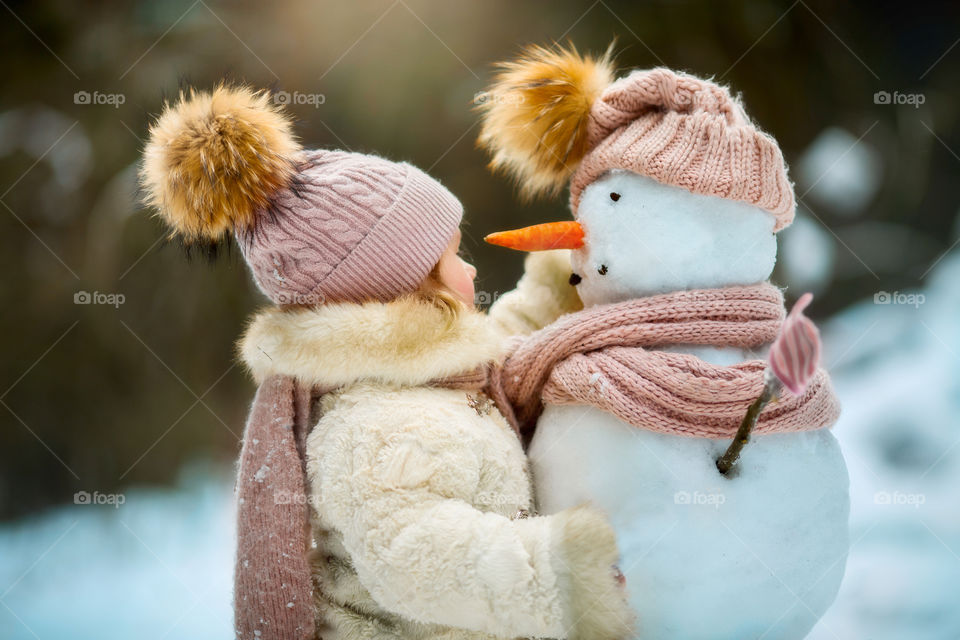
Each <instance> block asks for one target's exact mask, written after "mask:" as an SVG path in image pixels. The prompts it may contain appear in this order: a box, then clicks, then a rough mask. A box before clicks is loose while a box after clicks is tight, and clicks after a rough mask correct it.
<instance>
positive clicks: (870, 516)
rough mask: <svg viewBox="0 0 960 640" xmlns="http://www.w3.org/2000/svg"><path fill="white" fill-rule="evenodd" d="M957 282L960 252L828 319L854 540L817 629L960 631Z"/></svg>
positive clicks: (815, 637)
mask: <svg viewBox="0 0 960 640" xmlns="http://www.w3.org/2000/svg"><path fill="white" fill-rule="evenodd" d="M958 281H960V253H958V252H956V251H955V252H954V253H952V254H948V256H947V257H946V258H945V259H944V260H943V261H942V262H941V263H940V264H938V265H937V267H936V269H935V271H934V272H933V275H932V277H931V278H930V282H929V285H928V286H927V287H926V288H925V289H923V290H922V291H913V292H901V293H902V295H903V297H902V298H900V300H901V302H899V303H898V302H897V298H896V297H894V296H889V297H883V296H881V297H880V298H879V300H880V302H882V303H877V302H875V301H874V300H872V299H868V300H864V301H862V302H861V303H859V304H857V305H855V306H853V307H852V308H850V309H848V310H846V311H845V312H843V313H842V314H840V315H839V316H838V317H836V318H835V319H833V320H832V321H831V322H829V323H827V324H826V325H825V326H824V331H823V335H824V338H825V348H826V352H827V353H828V354H832V356H833V358H834V362H833V364H832V367H831V368H832V370H833V372H834V381H835V386H836V388H837V392H838V393H839V394H840V398H841V399H842V400H843V403H844V412H843V415H842V416H841V418H840V422H839V424H838V425H837V427H836V429H835V431H836V434H837V437H838V438H839V439H840V441H841V444H842V446H843V450H844V452H845V453H846V455H847V459H848V462H849V465H850V490H851V502H852V508H851V521H850V522H851V540H852V548H851V554H850V562H849V566H848V568H847V576H846V578H845V580H844V583H843V586H842V588H841V590H840V594H839V596H838V598H837V602H836V604H835V605H834V607H833V608H832V609H830V610H829V611H828V612H827V614H826V615H825V616H824V618H823V620H822V621H821V623H820V624H819V625H818V626H817V627H816V628H815V629H814V630H813V633H811V635H810V638H811V640H832V639H835V638H870V639H871V640H900V639H902V638H911V640H928V639H929V640H935V639H937V640H938V639H946V638H950V639H953V638H960V607H958V606H957V597H958V595H957V594H958V593H960V498H958V497H957V488H958V487H960V323H958V322H957V318H958V317H960V287H958V286H957V282H958ZM889 293H892V292H889ZM921 295H922V298H920V297H919V296H921ZM907 296H913V298H912V300H913V304H911V303H909V300H910V299H911V298H909V297H907ZM887 299H889V302H883V301H884V300H887ZM921 299H922V300H923V301H922V302H920V300H921Z"/></svg>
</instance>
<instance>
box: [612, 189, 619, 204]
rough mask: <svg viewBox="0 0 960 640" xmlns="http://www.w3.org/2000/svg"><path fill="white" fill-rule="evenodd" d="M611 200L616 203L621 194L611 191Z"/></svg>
mask: <svg viewBox="0 0 960 640" xmlns="http://www.w3.org/2000/svg"><path fill="white" fill-rule="evenodd" d="M610 199H611V200H613V201H614V202H616V201H617V200H619V199H620V194H619V193H617V192H616V191H611V192H610Z"/></svg>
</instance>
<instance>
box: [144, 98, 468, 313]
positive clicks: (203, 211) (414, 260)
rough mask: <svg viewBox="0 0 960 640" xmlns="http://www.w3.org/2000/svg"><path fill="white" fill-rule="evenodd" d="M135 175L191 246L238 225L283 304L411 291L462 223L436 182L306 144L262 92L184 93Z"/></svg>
mask: <svg viewBox="0 0 960 640" xmlns="http://www.w3.org/2000/svg"><path fill="white" fill-rule="evenodd" d="M140 183H141V186H142V188H143V191H144V194H145V198H144V200H145V202H146V204H147V205H148V206H151V207H153V208H155V209H156V210H157V211H158V213H159V215H160V217H161V218H162V219H163V220H164V221H165V222H166V223H167V224H168V226H169V227H170V228H171V234H172V235H174V236H180V237H181V238H182V239H183V240H184V241H185V242H186V243H188V244H194V243H202V242H216V241H218V240H220V239H222V238H223V237H224V236H226V235H228V234H230V233H233V234H234V235H235V236H236V238H237V241H238V244H239V245H240V248H241V251H242V252H243V256H244V258H245V259H246V261H247V264H248V265H249V266H250V270H251V272H252V273H253V277H254V280H255V281H256V283H257V285H258V286H259V288H260V290H261V291H263V293H264V294H265V295H266V296H267V297H269V298H270V299H271V300H272V301H273V302H275V303H276V304H279V305H287V304H296V305H316V304H321V303H324V302H357V303H359V302H366V301H369V300H378V301H383V302H386V301H389V300H392V299H394V298H396V297H398V296H400V295H403V294H405V293H410V292H413V291H415V290H416V289H417V288H418V287H419V286H420V284H421V283H422V282H423V281H424V279H425V278H426V277H427V275H428V274H429V273H430V271H431V269H433V267H434V266H435V265H436V264H437V262H438V261H439V260H440V257H441V256H442V255H443V252H444V250H445V249H446V247H447V245H448V244H449V243H450V241H451V240H452V238H453V236H454V235H455V233H456V231H457V229H458V228H459V226H460V220H461V218H462V216H463V207H462V206H461V204H460V202H459V201H458V200H457V199H456V198H455V197H454V196H453V195H452V194H451V193H450V192H449V191H447V189H445V188H444V187H443V186H442V185H441V184H440V183H439V182H437V181H436V180H434V179H432V178H430V177H429V176H428V175H426V174H425V173H424V172H422V171H421V170H419V169H417V168H416V167H414V166H412V165H409V164H406V163H396V162H391V161H389V160H385V159H383V158H379V157H377V156H373V155H365V154H360V153H350V152H345V151H330V150H325V149H315V150H305V149H302V148H301V146H300V144H299V143H298V142H297V141H296V139H295V138H294V135H293V127H292V124H291V122H290V119H289V118H288V117H287V116H286V115H285V114H284V112H283V110H282V107H281V106H279V105H277V104H275V101H273V100H272V98H271V95H270V94H269V92H267V91H256V90H253V89H251V88H249V87H243V86H238V87H234V86H227V85H220V86H218V87H216V88H215V89H213V90H212V91H196V90H192V89H191V90H189V91H186V92H182V93H181V94H180V96H179V99H178V100H177V101H175V102H174V103H172V104H167V105H166V106H165V107H164V110H163V113H162V114H161V115H160V117H159V118H158V119H157V121H156V122H155V123H154V124H153V126H152V127H151V128H150V139H149V141H148V143H147V146H146V148H145V150H144V154H143V163H142V165H141V169H140Z"/></svg>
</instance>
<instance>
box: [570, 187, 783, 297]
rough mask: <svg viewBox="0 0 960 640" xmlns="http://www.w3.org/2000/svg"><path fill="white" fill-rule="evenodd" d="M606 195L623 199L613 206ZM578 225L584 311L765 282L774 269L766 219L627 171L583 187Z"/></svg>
mask: <svg viewBox="0 0 960 640" xmlns="http://www.w3.org/2000/svg"><path fill="white" fill-rule="evenodd" d="M611 193H619V194H620V198H619V199H618V200H617V201H613V200H612V199H611V198H610V194H611ZM578 219H579V221H580V224H581V225H583V227H584V232H585V237H584V242H585V246H584V247H583V248H582V249H577V250H576V251H574V252H573V253H572V263H573V270H574V272H576V273H577V274H578V275H580V277H581V282H580V284H579V285H578V286H577V291H578V292H579V294H580V298H581V299H582V300H583V301H584V303H585V304H586V305H588V306H589V305H594V304H600V303H605V302H618V301H622V300H628V299H630V298H635V297H638V296H643V295H650V294H654V293H664V292H667V291H675V290H678V289H695V288H710V287H722V286H728V285H734V284H744V283H746V284H751V283H756V282H762V281H763V280H766V279H767V278H768V277H769V276H770V273H771V272H772V270H773V265H774V262H775V261H776V255H777V241H776V237H775V236H774V235H773V233H772V230H773V225H774V218H773V216H772V215H771V214H769V213H767V212H766V211H763V210H761V209H758V208H756V207H753V206H751V205H748V204H745V203H742V202H735V201H733V200H726V199H723V198H716V197H713V196H705V195H699V194H693V193H690V192H689V191H687V190H685V189H682V188H680V187H672V186H668V185H664V184H660V183H659V182H656V181H655V180H652V179H651V178H647V177H645V176H641V175H638V174H635V173H630V172H628V171H613V172H611V173H609V174H608V175H606V176H604V177H603V178H601V179H599V180H597V181H596V182H593V183H592V184H591V185H590V186H588V187H587V188H586V189H585V190H584V192H583V197H582V199H581V201H580V207H579V214H578ZM718 265H725V268H724V269H718V268H717V266H718ZM603 266H606V267H607V269H606V272H605V274H601V273H600V270H601V268H602V267H603Z"/></svg>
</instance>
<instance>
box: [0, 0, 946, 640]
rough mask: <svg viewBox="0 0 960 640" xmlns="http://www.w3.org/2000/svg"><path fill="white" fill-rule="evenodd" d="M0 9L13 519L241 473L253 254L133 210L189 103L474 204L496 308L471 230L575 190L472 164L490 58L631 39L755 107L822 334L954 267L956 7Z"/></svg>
mask: <svg viewBox="0 0 960 640" xmlns="http://www.w3.org/2000/svg"><path fill="white" fill-rule="evenodd" d="M0 5H2V7H0V16H2V19H0V48H2V60H3V68H4V73H3V91H2V93H0V265H2V266H3V270H4V272H5V274H6V275H5V276H4V277H3V278H2V279H0V292H2V300H3V303H4V305H3V309H4V310H3V313H2V315H0V335H2V336H3V339H2V340H3V348H2V353H3V357H2V359H0V404H2V406H0V425H2V426H0V520H11V519H20V518H23V517H25V516H29V515H31V514H36V513H38V512H40V511H42V510H44V509H45V508H47V507H50V506H52V505H56V504H60V503H67V504H69V503H73V502H74V495H75V493H76V492H78V491H87V492H91V493H92V492H94V491H99V492H101V493H107V494H109V493H117V492H122V491H125V490H127V488H130V487H140V488H149V487H160V486H166V485H173V484H175V483H176V482H177V481H178V478H180V477H181V472H182V470H183V469H184V468H188V469H193V470H196V469H201V470H206V469H209V470H210V473H220V472H223V473H225V474H226V475H227V476H229V473H230V466H231V465H232V463H233V461H234V458H235V456H236V454H237V452H238V446H239V445H238V439H239V436H240V434H241V431H242V428H243V423H244V419H245V417H246V412H247V409H248V405H249V402H250V400H251V399H252V395H253V391H254V389H253V387H252V384H251V382H250V381H249V380H248V379H247V378H246V376H245V374H244V372H243V371H242V368H241V367H239V366H237V365H236V364H235V358H234V343H235V341H236V339H237V338H238V337H239V335H240V332H241V331H242V328H243V326H244V321H245V318H247V317H248V316H249V315H250V314H251V312H252V311H253V310H254V309H256V308H257V307H258V306H259V305H262V304H265V299H264V298H263V297H262V296H261V295H260V294H259V293H258V292H257V291H256V289H255V287H254V286H253V284H252V281H251V279H250V277H249V275H248V273H247V272H246V268H245V266H244V264H243V261H242V259H241V258H240V256H239V253H238V252H237V251H234V252H232V253H229V252H228V253H227V254H226V255H222V256H220V258H219V259H218V260H217V261H215V262H214V263H212V264H208V263H207V262H206V261H204V260H202V259H193V260H186V259H185V258H184V254H183V251H182V250H181V249H180V248H179V247H178V246H177V245H176V244H168V243H167V242H166V241H165V240H164V239H163V231H162V228H161V225H160V223H159V222H158V221H157V220H155V219H153V218H152V217H151V216H150V215H149V212H147V211H145V210H143V209H142V208H141V207H140V206H139V205H138V204H137V201H136V183H135V173H136V164H137V162H138V159H139V153H140V151H141V149H142V147H143V143H144V140H145V138H146V135H147V130H148V126H149V123H150V121H151V119H152V118H153V117H155V116H156V115H157V114H158V113H159V111H160V109H161V106H162V104H163V101H164V100H165V99H169V98H171V97H174V96H176V94H177V92H178V91H179V89H180V88H181V87H184V86H198V87H210V86H212V85H213V84H215V83H217V82H219V81H220V80H222V79H224V78H226V79H230V80H234V81H242V82H249V83H251V84H252V85H254V86H258V87H270V88H273V89H274V90H276V91H278V92H284V93H283V94H281V95H284V96H287V97H289V103H290V104H289V109H290V110H291V112H292V113H293V114H295V116H296V118H297V119H298V133H299V135H300V137H301V139H302V140H303V141H304V143H305V144H306V145H307V146H318V147H332V148H347V149H351V150H355V151H363V152H375V153H378V154H381V155H383V156H386V157H388V158H391V159H397V160H400V159H402V160H407V161H410V162H412V163H414V164H416V165H418V166H420V167H421V168H423V169H424V170H426V171H428V173H430V174H432V175H434V176H435V177H437V178H438V179H439V180H441V181H442V182H443V183H444V184H445V185H447V186H448V187H449V188H450V189H451V191H453V193H455V194H456V195H457V196H459V197H460V198H461V199H462V201H463V202H464V205H465V208H466V220H467V226H466V227H465V247H466V249H467V251H468V252H469V253H470V254H471V256H472V259H473V260H474V262H475V264H476V265H477V267H478V270H479V273H480V278H479V281H478V285H477V288H478V292H479V293H478V302H479V303H480V304H483V305H485V304H488V303H489V302H490V300H492V299H494V298H495V297H496V296H497V295H499V293H501V292H504V291H507V290H509V289H510V288H511V287H512V285H513V283H514V282H515V281H516V278H517V277H518V276H519V275H520V271H521V260H522V256H521V255H518V254H514V253H511V252H507V251H504V250H501V249H497V248H494V247H490V246H486V245H484V244H483V243H482V237H483V236H484V235H485V234H486V233H489V232H491V231H494V230H498V229H503V228H511V227H516V226H520V225H524V224H532V223H535V222H541V221H547V220H553V219H558V217H559V216H563V215H568V212H567V209H566V201H565V199H563V198H557V199H555V200H547V201H539V202H535V203H532V204H523V203H521V202H520V201H519V200H518V198H517V195H516V192H515V190H514V189H513V187H512V185H510V184H508V183H507V181H505V180H504V179H503V178H502V177H498V176H493V175H490V174H489V173H488V171H487V170H486V168H485V162H486V158H485V157H484V156H483V154H482V153H481V152H480V151H478V150H477V149H476V148H475V146H474V141H475V139H476V135H477V133H478V127H477V114H476V112H475V111H474V110H473V107H474V106H475V103H476V102H477V100H479V99H482V96H479V95H478V94H480V92H482V91H483V89H484V87H485V85H486V83H487V81H488V80H489V78H490V74H491V65H492V64H493V63H494V62H496V61H498V60H504V59H507V58H510V57H512V56H514V55H515V54H516V53H517V52H518V50H519V48H520V47H521V46H522V45H524V44H527V43H541V44H548V43H550V42H553V41H561V42H566V41H567V40H570V41H572V42H573V43H575V44H576V45H577V47H578V48H580V49H581V50H587V51H592V52H597V53H599V52H602V51H603V50H604V49H605V48H606V47H607V45H608V44H609V43H610V42H611V41H614V40H615V42H616V44H615V49H614V50H615V53H616V59H617V61H618V66H619V67H620V68H621V69H622V70H623V71H626V70H628V69H630V68H633V67H652V66H657V65H665V66H669V67H672V68H677V69H683V70H687V71H690V72H692V73H695V74H698V75H703V76H713V77H714V78H715V79H717V80H719V81H721V82H723V83H725V84H728V85H730V86H731V87H732V88H733V90H734V91H736V92H740V93H742V95H743V98H744V101H745V104H746V106H747V111H748V113H749V114H750V115H751V116H752V117H753V118H754V119H755V120H756V122H757V123H758V124H759V125H760V126H761V127H762V128H763V129H765V130H767V131H768V132H770V133H771V134H772V135H774V136H775V137H776V138H777V140H778V141H779V143H780V145H781V147H782V149H783V151H784V154H785V156H786V158H787V161H788V163H789V164H790V167H791V177H792V178H793V180H794V181H795V182H796V190H797V195H798V196H799V202H800V211H799V216H798V221H797V223H796V224H795V225H794V226H793V227H791V229H789V230H788V231H786V232H785V233H783V234H781V237H780V242H781V245H780V246H781V257H780V264H779V265H778V271H777V273H776V276H775V278H774V279H775V281H776V282H777V283H778V284H782V285H789V286H790V287H791V289H790V293H791V296H792V297H795V294H796V293H797V292H798V291H801V290H813V291H815V292H816V294H817V300H816V302H815V305H814V308H813V309H812V311H813V314H812V315H814V316H815V317H816V318H817V319H818V320H820V321H826V320H827V319H828V318H829V317H830V316H833V315H834V314H837V313H840V312H842V311H844V310H845V309H848V308H850V307H851V306H853V305H855V304H857V303H864V302H872V301H873V300H874V297H875V296H877V295H881V296H882V293H883V292H887V293H889V294H891V295H892V294H893V293H894V292H909V291H913V290H919V289H921V288H923V287H924V286H925V284H926V282H927V280H928V279H929V277H930V274H931V273H933V272H934V270H935V267H936V266H937V265H939V264H940V263H941V262H945V261H946V260H947V259H948V258H949V257H951V256H954V254H956V253H960V248H956V245H957V241H958V237H960V227H958V211H960V190H958V188H957V184H958V180H957V176H958V170H960V155H958V154H960V91H958V88H957V84H958V83H957V79H958V78H960V45H958V41H960V40H958V39H960V7H958V6H957V3H956V2H922V3H903V2H897V1H879V2H866V1H858V2H842V3H841V2H830V1H828V0H797V1H793V0H782V1H780V0H770V1H765V0H764V1H760V0H758V1H746V2H726V1H718V2H706V1H704V2H692V1H667V0H660V1H640V0H626V1H619V0H596V1H595V2H594V1H592V0H586V1H585V2H573V1H569V0H550V1H542V2H517V1H516V0H484V1H483V2H479V1H477V2H465V1H464V2H460V1H457V2H451V1H442V0H364V1H362V2H336V1H333V0H325V1H321V2H310V1H306V0H276V1H274V2H269V3H264V2H255V1H253V0H234V1H230V2H225V1H223V2H221V1H215V0H174V1H170V2H147V1H138V2H75V1H69V0H45V1H40V2H16V1H12V0H4V1H3V2H0ZM951 250H952V252H951ZM958 287H960V285H958ZM94 293H96V294H98V295H97V296H94V295H93V294H94ZM85 294H86V295H89V296H90V298H89V300H90V301H91V302H92V304H84V302H85V301H87V300H88V299H87V298H85V297H84V296H85ZM110 296H113V297H110ZM880 302H882V299H881V300H880ZM849 335H850V340H849V341H848V342H849V343H850V344H848V345H842V347H841V350H842V349H843V348H847V347H850V346H851V345H852V343H853V342H854V341H856V340H858V339H859V338H858V334H857V333H856V332H854V333H851V334H849ZM951 344H952V343H951ZM945 346H946V345H945ZM851 348H852V347H851ZM946 348H947V349H951V347H946ZM951 353H952V351H951ZM954 357H956V354H954ZM952 371H957V369H956V368H955V369H952ZM951 384H953V385H954V386H953V387H952V389H953V392H955V393H957V394H960V390H958V389H957V388H956V386H955V383H951ZM950 419H952V420H954V423H953V427H956V422H955V421H956V417H955V416H952V417H951V418H950ZM954 431H955V432H956V433H958V434H960V429H954ZM901 453H902V451H901ZM225 482H226V481H225ZM953 555H954V557H956V554H955V553H954V554H953ZM951 561H952V560H951ZM957 562H958V563H960V557H958V558H957ZM14 577H15V575H14ZM2 586H3V585H0V587H2ZM954 586H956V585H954ZM0 602H2V596H0ZM958 633H960V631H958ZM942 637H947V636H942ZM950 637H956V636H950Z"/></svg>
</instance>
